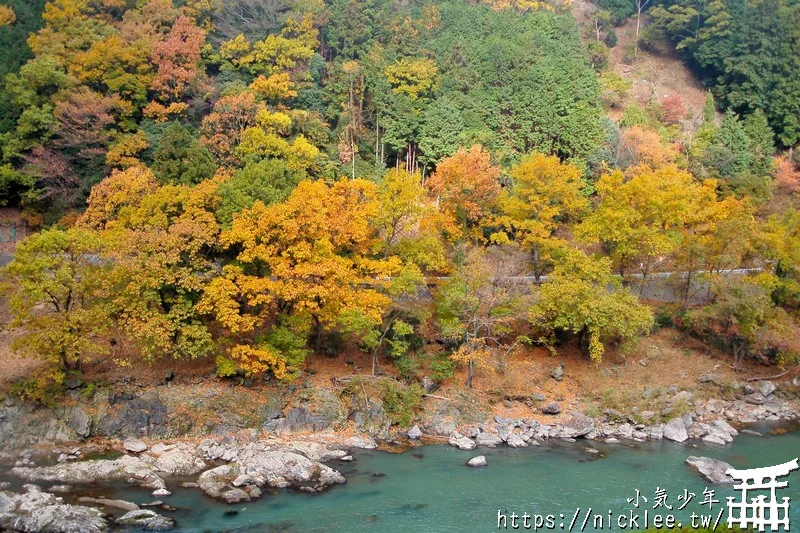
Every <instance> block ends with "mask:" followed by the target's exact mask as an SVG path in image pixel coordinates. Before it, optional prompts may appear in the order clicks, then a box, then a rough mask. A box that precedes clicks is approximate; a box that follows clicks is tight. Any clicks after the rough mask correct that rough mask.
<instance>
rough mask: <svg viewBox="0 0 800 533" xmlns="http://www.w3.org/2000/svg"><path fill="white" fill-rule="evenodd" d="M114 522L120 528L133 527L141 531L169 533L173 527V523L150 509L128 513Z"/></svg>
mask: <svg viewBox="0 0 800 533" xmlns="http://www.w3.org/2000/svg"><path fill="white" fill-rule="evenodd" d="M115 522H116V523H117V524H119V525H121V526H128V527H135V528H136V529H138V530H141V531H169V530H171V529H173V528H174V527H175V521H174V520H172V519H171V518H167V517H166V516H161V515H160V514H158V513H156V512H155V511H151V510H150V509H139V510H135V511H130V512H127V513H125V514H124V515H122V516H121V517H119V518H117V519H116V520H115Z"/></svg>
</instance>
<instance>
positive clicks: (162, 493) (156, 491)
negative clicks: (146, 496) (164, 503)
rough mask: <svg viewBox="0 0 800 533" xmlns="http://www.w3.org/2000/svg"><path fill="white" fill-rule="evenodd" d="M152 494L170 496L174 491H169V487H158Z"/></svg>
mask: <svg viewBox="0 0 800 533" xmlns="http://www.w3.org/2000/svg"><path fill="white" fill-rule="evenodd" d="M151 494H152V495H153V496H156V497H159V498H161V497H163V496H169V495H170V494H172V493H171V492H170V491H168V490H167V489H156V490H154V491H153V492H152V493H151Z"/></svg>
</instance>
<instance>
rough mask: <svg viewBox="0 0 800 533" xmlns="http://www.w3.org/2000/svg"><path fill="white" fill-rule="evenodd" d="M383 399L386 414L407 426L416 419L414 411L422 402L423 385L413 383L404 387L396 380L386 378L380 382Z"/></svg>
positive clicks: (395, 421)
mask: <svg viewBox="0 0 800 533" xmlns="http://www.w3.org/2000/svg"><path fill="white" fill-rule="evenodd" d="M380 387H381V400H382V402H383V408H384V409H385V410H386V414H387V415H389V418H390V419H391V420H392V423H393V424H397V425H398V426H400V427H407V426H408V425H409V424H411V421H412V420H414V411H415V410H416V409H417V407H419V404H420V403H421V402H422V387H420V386H419V385H418V384H416V383H412V384H411V385H409V386H408V387H405V388H403V386H402V385H400V384H399V383H397V382H396V381H392V380H389V379H384V380H382V381H381V382H380Z"/></svg>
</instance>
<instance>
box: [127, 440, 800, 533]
mask: <svg viewBox="0 0 800 533" xmlns="http://www.w3.org/2000/svg"><path fill="white" fill-rule="evenodd" d="M587 445H591V446H594V447H596V448H597V449H598V450H600V452H601V453H600V455H591V454H588V453H587V452H586V451H585V446H587ZM479 453H480V454H482V455H485V456H486V458H487V461H488V463H489V464H488V466H487V467H485V468H480V469H473V468H469V467H467V466H464V462H465V461H467V460H468V459H469V458H470V457H473V456H475V455H478V453H476V452H475V451H473V452H463V451H459V450H456V449H454V448H451V447H449V446H424V447H419V448H414V449H412V450H409V451H407V452H405V453H402V454H389V453H384V452H361V453H357V454H355V458H356V461H355V462H354V463H336V464H332V466H334V467H335V468H337V469H339V470H340V471H341V472H342V473H343V474H344V475H345V477H346V478H347V483H346V484H345V485H341V486H337V487H334V488H332V489H331V490H329V491H327V492H325V493H323V494H306V493H300V492H296V491H289V490H282V491H279V492H276V493H274V494H265V495H264V497H263V498H262V499H260V500H258V501H255V502H248V503H242V504H237V505H231V506H229V505H225V504H221V503H218V502H216V501H213V500H211V499H209V498H207V497H205V496H204V495H203V494H202V493H201V492H199V491H198V490H193V489H173V488H172V487H171V489H173V490H175V494H173V495H172V496H170V497H168V498H166V499H165V500H166V501H167V503H169V504H170V505H173V506H176V507H179V508H182V509H179V510H178V511H176V512H175V513H172V516H174V518H175V519H176V520H177V521H178V524H179V531H191V532H202V531H215V532H216V531H242V532H244V531H267V532H269V531H286V532H290V531H291V532H295V531H296V532H322V531H343V532H344V531H347V532H350V531H380V532H395V531H398V532H399V531H404V532H406V531H443V532H448V531H452V532H463V531H498V527H497V524H498V511H499V512H500V513H501V514H505V515H506V517H507V518H506V520H507V522H506V523H507V525H508V530H512V528H511V523H510V522H509V521H508V520H510V516H511V513H512V512H515V513H517V514H518V515H520V516H521V515H522V514H523V513H524V512H527V513H528V514H529V515H535V514H542V515H547V514H551V515H553V518H554V519H553V524H552V525H553V526H554V529H555V530H559V531H569V524H570V521H571V519H572V517H573V516H574V514H575V510H576V508H580V515H579V518H578V519H577V520H576V523H575V525H574V527H573V531H580V525H581V523H582V522H583V519H584V516H585V514H586V511H587V509H588V508H590V507H591V509H592V511H593V513H598V514H601V515H603V518H604V520H607V516H608V511H609V510H611V511H612V513H614V515H613V520H612V521H615V520H617V515H616V513H624V514H625V515H626V516H627V517H628V519H629V518H630V512H631V511H634V512H635V513H636V514H638V515H639V516H640V518H639V523H638V525H639V526H640V527H641V528H643V527H644V521H643V520H644V510H645V509H648V510H649V511H648V513H649V516H650V517H651V518H650V520H651V522H650V524H651V525H652V524H653V522H652V520H653V519H652V516H653V514H661V513H663V512H664V511H665V510H664V508H663V507H662V508H660V509H653V505H654V503H655V500H654V496H655V491H656V489H657V488H662V489H665V490H666V493H667V500H666V503H667V504H668V505H672V506H673V511H669V510H666V513H668V514H674V515H675V517H676V522H680V523H682V524H684V525H689V524H690V514H691V513H692V512H694V513H696V514H698V515H709V516H712V517H713V518H712V523H713V519H715V518H716V517H717V514H718V512H719V510H720V509H722V508H723V507H724V506H725V501H726V500H725V497H726V496H729V495H733V494H735V491H734V490H733V489H732V487H730V486H721V485H717V486H711V485H708V484H707V483H705V482H704V481H703V480H701V479H700V478H699V477H698V476H697V475H696V474H695V473H694V472H692V471H691V470H690V469H689V468H688V467H687V466H686V465H685V464H684V460H685V459H686V457H688V456H689V455H705V456H709V457H715V458H719V459H723V460H725V461H727V462H729V463H731V464H732V465H733V466H734V467H736V468H752V467H761V466H771V465H774V464H779V463H784V462H787V461H790V460H792V459H794V458H795V457H797V456H798V455H800V433H798V432H794V433H788V434H782V435H776V436H768V437H756V436H750V435H742V436H740V437H739V438H738V439H737V440H736V441H735V443H734V444H732V445H730V446H727V447H717V446H707V445H702V444H695V445H692V444H687V445H681V444H675V443H672V442H651V443H644V444H635V445H627V444H616V445H605V444H592V443H588V442H581V441H578V442H576V443H572V444H571V443H562V444H558V445H547V446H541V447H534V448H525V449H511V448H498V449H495V450H479ZM376 473H379V474H382V475H378V476H376V475H375V474H376ZM784 479H785V480H788V482H789V487H788V488H786V489H783V490H782V491H781V492H780V493H779V495H781V496H789V497H791V499H792V501H793V502H794V503H795V505H794V507H793V508H792V511H791V513H790V515H791V518H792V522H793V523H794V527H795V529H798V528H800V472H798V471H795V472H794V473H793V474H792V475H790V476H789V477H788V478H784ZM706 487H708V488H710V489H713V490H715V491H716V493H715V497H714V499H716V500H719V501H720V502H721V503H716V504H713V505H712V509H711V511H709V510H708V505H700V502H701V501H702V499H703V490H704V489H705V488H706ZM636 489H639V491H640V494H641V496H643V497H645V498H647V503H646V504H645V503H644V500H640V501H639V503H640V507H639V509H638V510H637V509H635V508H634V507H633V505H632V504H629V503H628V502H627V499H628V498H634V497H635V496H636ZM684 489H685V490H686V491H688V492H693V493H695V495H696V496H695V497H694V498H693V499H692V500H690V501H689V503H688V504H687V505H686V507H685V509H684V510H683V511H678V510H677V509H678V506H679V505H681V504H683V503H684V501H679V500H678V498H679V496H682V495H683V494H684ZM117 496H121V497H125V498H128V499H133V500H135V501H137V502H139V503H141V502H145V501H149V500H151V499H152V497H151V496H149V494H147V493H146V492H143V491H139V490H136V489H125V490H123V491H120V492H119V493H118V494H117ZM562 513H563V514H564V519H563V520H562V519H561V518H560V516H561V514H562ZM726 518H727V511H724V512H723V515H722V520H721V522H723V523H724V522H725V520H726ZM595 520H596V519H595V518H593V517H592V518H590V520H588V521H587V525H586V527H585V528H584V530H585V531H594V530H599V529H600V527H599V525H600V523H599V522H596V521H595ZM698 520H699V519H698ZM562 524H563V529H562V528H561V527H560V526H561V525H562ZM530 525H531V526H533V525H534V523H533V519H531V522H530ZM501 526H502V523H501ZM520 526H522V523H520ZM594 526H598V527H594ZM541 529H545V528H544V527H542V528H541ZM634 529H637V528H634ZM768 529H769V528H768ZM500 530H505V529H500ZM520 530H524V528H523V527H520ZM531 530H533V528H532V527H531ZM603 530H615V531H618V530H619V527H618V526H617V525H612V526H609V525H608V522H605V523H604V524H603Z"/></svg>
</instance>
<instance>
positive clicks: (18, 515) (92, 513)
mask: <svg viewBox="0 0 800 533" xmlns="http://www.w3.org/2000/svg"><path fill="white" fill-rule="evenodd" d="M107 529H108V523H107V522H106V519H105V517H104V515H103V513H101V512H100V511H99V510H97V509H94V508H92V507H84V506H80V505H69V504H66V503H64V500H63V499H61V498H59V497H57V496H56V495H54V494H49V493H47V492H40V491H38V490H35V487H29V491H28V492H27V493H25V494H14V493H11V492H0V530H2V531H6V530H8V531H24V532H32V533H33V532H36V533H39V532H41V533H100V532H102V531H106V530H107Z"/></svg>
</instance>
